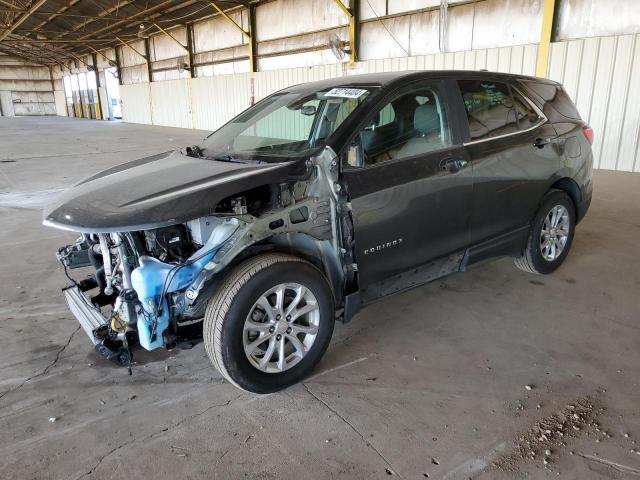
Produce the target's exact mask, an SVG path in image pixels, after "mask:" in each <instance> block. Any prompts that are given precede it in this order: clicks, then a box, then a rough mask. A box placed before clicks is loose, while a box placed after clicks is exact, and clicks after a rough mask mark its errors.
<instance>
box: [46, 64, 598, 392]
mask: <svg viewBox="0 0 640 480" xmlns="http://www.w3.org/2000/svg"><path fill="white" fill-rule="evenodd" d="M592 140H593V132H592V130H591V129H590V128H589V126H588V125H586V124H585V123H584V122H583V121H582V120H581V119H580V116H579V115H578V112H577V111H576V108H575V107H574V105H573V104H572V102H571V101H570V100H569V98H568V96H567V95H566V93H565V91H564V90H563V89H562V87H561V86H560V85H559V84H557V83H555V82H551V81H548V80H543V79H537V78H531V77H524V76H514V75H506V74H494V73H489V72H459V71H458V72H405V73H384V74H368V75H360V76H353V77H342V78H336V79H332V80H324V81H320V82H314V83H307V84H304V85H298V86H293V87H290V88H286V89H284V90H282V91H279V92H277V93H274V94H273V95H271V96H269V97H267V98H265V99H264V100H262V101H260V102H258V103H257V104H256V105H254V106H253V107H251V108H249V109H248V110H246V111H244V112H243V113H241V114H240V115H238V116H237V117H235V118H234V119H233V120H231V121H230V122H229V123H227V124H226V125H224V126H223V127H221V128H220V129H219V130H217V131H216V132H214V133H213V134H211V135H210V136H208V137H207V138H206V139H204V140H203V141H202V143H201V144H199V145H194V146H190V147H186V148H184V149H182V150H180V151H173V152H166V153H161V154H158V155H154V156H151V157H147V158H143V159H141V160H137V161H134V162H131V163H127V164H124V165H119V166H116V167H113V168H111V169H108V170H106V171H104V172H102V173H99V174H97V175H94V176H92V177H89V178H87V179H86V180H84V181H82V182H80V183H79V184H77V185H76V186H74V187H73V188H71V189H69V190H67V191H66V192H64V193H63V194H62V195H61V196H60V197H59V198H58V199H57V201H56V202H55V203H54V204H53V205H52V206H51V207H50V208H49V209H48V211H46V212H45V219H44V223H45V224H46V225H49V226H52V227H56V228H62V229H66V230H71V231H74V232H79V233H80V234H81V236H80V237H79V238H78V239H77V241H76V242H75V243H74V244H72V245H68V246H65V247H62V248H60V250H59V251H58V259H59V260H60V262H61V264H62V265H63V267H64V270H65V273H66V274H67V277H68V278H69V279H70V280H71V285H70V286H68V287H66V288H65V289H64V290H63V292H64V296H65V298H66V301H67V303H68V305H69V308H70V310H71V311H72V312H73V314H74V315H75V317H76V318H77V319H78V321H79V322H80V324H81V325H82V327H83V329H84V330H85V332H86V333H87V334H88V336H89V338H90V339H91V341H92V342H93V344H94V346H95V349H96V350H97V351H98V352H99V353H100V354H102V355H104V356H105V357H107V358H110V359H111V360H113V361H115V362H117V363H119V364H122V365H125V366H126V365H130V363H131V361H132V352H133V351H135V350H136V349H139V348H143V349H146V350H154V349H157V348H161V347H164V348H175V347H176V346H180V345H182V344H184V343H185V339H186V338H188V336H189V335H190V334H193V331H194V330H196V331H198V328H197V327H198V326H199V325H201V327H202V329H201V330H200V332H201V335H202V336H203V338H204V343H205V347H206V351H207V353H208V355H209V357H210V359H211V362H212V363H213V364H214V365H215V367H216V368H217V369H218V370H219V371H220V372H221V373H222V374H223V375H224V376H225V377H226V378H227V379H228V380H229V381H230V382H232V383H233V384H235V385H236V386H238V387H240V388H242V389H245V390H248V391H251V392H257V393H267V392H273V391H277V390H279V389H282V388H284V387H286V386H288V385H291V384H293V383H295V382H297V381H299V380H301V379H302V378H303V377H304V376H305V375H307V374H308V373H309V372H310V370H311V369H312V368H313V367H314V366H315V365H316V364H317V362H318V361H319V360H320V358H321V357H322V355H323V353H324V352H325V350H326V349H327V346H328V344H329V341H330V339H331V335H332V332H333V328H334V323H335V321H336V320H340V321H343V322H346V321H348V320H350V319H351V318H352V317H353V315H354V314H355V313H356V312H357V311H358V310H359V308H360V307H361V306H362V305H363V304H366V303H369V302H371V301H373V300H375V299H377V298H380V297H382V296H385V295H388V294H390V293H394V292H398V291H401V290H404V289H407V288H411V287H414V286H417V285H421V284H424V283H426V282H428V281H431V280H433V279H436V278H439V277H442V276H445V275H448V274H450V273H453V272H459V271H464V270H465V269H467V268H468V267H470V266H471V265H473V264H476V263H479V262H482V261H485V260H487V259H490V258H495V257H501V256H511V257H513V258H515V263H516V265H517V266H518V267H520V268H522V269H524V270H526V271H528V272H532V273H541V274H546V273H550V272H552V271H554V270H555V269H556V268H557V267H558V266H559V265H560V264H561V263H562V262H563V260H564V259H565V258H566V256H567V254H568V252H569V249H570V247H571V242H572V238H573V235H574V229H575V225H576V224H577V223H578V222H579V221H580V219H581V218H582V217H583V216H584V215H585V213H586V211H587V209H588V207H589V203H590V200H591V191H592V185H591V174H592V154H591V146H590V145H591V142H592ZM83 267H89V268H91V269H92V270H91V274H90V275H89V276H88V277H86V276H85V278H82V279H73V278H72V277H71V274H70V270H72V269H77V268H83ZM194 327H195V328H194Z"/></svg>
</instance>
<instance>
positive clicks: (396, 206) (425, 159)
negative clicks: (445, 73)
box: [343, 80, 472, 288]
mask: <svg viewBox="0 0 640 480" xmlns="http://www.w3.org/2000/svg"><path fill="white" fill-rule="evenodd" d="M447 85H449V84H447V83H446V82H444V81H438V80H425V81H420V82H414V83H412V84H410V85H407V86H404V87H401V88H399V89H398V90H396V91H395V92H391V93H390V94H389V95H388V96H387V97H386V99H384V100H382V101H380V102H379V103H378V104H377V106H376V107H374V108H373V109H372V112H371V113H370V114H369V115H368V116H367V117H366V118H365V119H364V122H363V124H362V125H361V126H360V128H359V132H358V133H357V135H356V137H355V139H354V142H353V144H354V145H357V146H358V147H359V148H360V149H361V150H360V151H361V152H362V154H363V155H362V158H361V159H360V161H359V163H357V159H356V158H350V157H349V156H348V155H346V156H345V158H344V159H343V178H344V179H345V182H346V185H347V189H348V194H349V197H350V199H351V205H352V215H353V221H354V228H355V242H356V261H357V264H358V271H359V279H360V287H361V288H366V287H367V286H368V285H371V284H373V283H376V282H379V281H382V280H386V279H388V278H390V277H392V276H394V275H396V274H399V273H402V272H405V271H408V270H410V269H413V268H416V267H419V266H421V265H424V264H426V263H427V262H429V261H430V260H433V259H436V258H440V257H443V256H446V255H448V254H450V253H452V252H459V251H461V250H463V249H464V248H465V247H466V246H467V244H468V242H469V209H470V202H471V182H472V178H471V169H470V168H469V167H468V162H467V161H466V159H465V156H464V155H465V152H464V148H463V146H462V142H461V137H460V135H459V132H458V131H456V130H455V129H454V128H453V127H452V125H453V124H454V119H453V116H452V113H451V111H450V109H449V95H450V89H449V87H448V86H447ZM455 267H456V268H457V265H455Z"/></svg>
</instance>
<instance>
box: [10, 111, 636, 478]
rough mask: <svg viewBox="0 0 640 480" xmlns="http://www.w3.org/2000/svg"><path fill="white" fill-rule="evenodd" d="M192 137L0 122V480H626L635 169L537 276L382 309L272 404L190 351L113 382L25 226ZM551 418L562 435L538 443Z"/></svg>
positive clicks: (433, 290)
mask: <svg viewBox="0 0 640 480" xmlns="http://www.w3.org/2000/svg"><path fill="white" fill-rule="evenodd" d="M202 136H203V132H194V131H189V130H179V129H172V128H162V127H148V126H141V125H130V124H124V123H98V122H89V121H83V120H74V119H63V118H15V119H6V118H0V146H1V148H0V162H1V163H0V224H1V225H2V226H3V228H2V229H0V252H1V253H0V255H1V259H2V269H1V270H0V302H1V303H0V432H1V435H0V478H3V479H4V478H6V479H65V480H67V479H69V480H72V479H80V478H96V479H97V478H100V479H122V478H151V477H153V478H157V479H162V478H172V479H173V478H185V479H199V478H207V479H211V478H220V479H230V478H234V479H235V478H279V479H288V478H323V479H324V478H337V477H341V478H363V479H364V478H367V479H369V478H387V477H389V476H398V477H400V478H404V479H424V478H430V479H435V478H439V479H458V478H461V479H466V478H474V479H513V478H555V477H556V476H557V475H561V478H571V479H573V478H575V479H605V478H607V479H608V478H614V479H617V478H637V477H639V476H640V454H637V453H636V451H640V385H639V382H640V299H639V293H640V175H638V174H625V173H613V172H597V173H596V175H595V185H596V187H595V198H594V201H593V205H592V207H591V211H590V212H589V214H588V216H587V218H586V219H585V220H584V222H583V223H582V224H581V225H580V226H579V227H578V230H577V234H576V237H575V242H574V245H573V249H572V252H571V255H570V256H569V257H568V259H567V261H566V262H565V264H564V265H563V266H562V268H560V269H559V271H557V272H556V273H555V274H553V275H551V276H546V277H540V276H532V275H527V274H525V273H523V272H521V271H519V270H517V269H516V268H515V267H514V266H513V265H512V262H511V260H509V259H503V260H500V261H497V262H494V263H490V264H487V265H484V266H481V267H478V268H476V269H474V270H472V271H471V272H468V273H465V274H461V275H454V276H451V277H449V278H447V279H445V280H442V281H437V282H434V283H432V284H429V285H426V286H424V287H421V288H418V289H415V290H412V291H410V292H407V293H404V294H400V295H397V296H394V297H391V298H388V299H386V300H384V301H381V302H379V303H377V304H376V305H375V306H372V307H369V308H367V309H365V310H364V311H363V312H362V313H361V314H359V315H358V316H357V317H356V318H355V319H354V320H353V322H351V323H350V324H349V325H347V326H341V325H338V326H337V327H336V333H335V335H334V339H333V342H332V344H331V347H330V349H329V351H328V352H327V355H326V356H325V358H324V360H323V361H322V362H321V364H320V365H319V366H318V368H317V369H316V372H315V374H314V375H313V376H312V377H311V378H309V379H307V380H306V381H305V382H304V384H301V385H297V386H294V387H292V388H290V389H288V390H286V391H284V392H281V393H278V394H274V395H270V396H266V397H257V396H253V395H250V394H246V393H242V392H240V391H239V390H236V389H235V388H234V387H232V386H231V385H229V384H228V383H226V382H224V381H223V380H222V379H221V377H220V375H219V374H218V373H217V372H216V371H215V370H214V369H213V367H212V366H211V365H210V364H209V361H208V359H207V358H206V355H205V352H204V348H203V346H202V345H201V344H200V345H198V346H197V347H196V348H194V349H193V350H190V351H175V352H170V353H167V352H154V353H150V354H146V355H143V354H139V355H138V356H137V359H138V363H137V365H136V366H135V367H134V369H133V375H132V376H128V375H127V374H126V370H124V369H120V368H115V367H113V366H112V365H111V364H110V363H109V362H107V361H104V360H102V359H100V358H98V357H97V356H96V355H95V354H94V353H93V352H92V349H91V347H90V344H89V342H88V339H87V338H86V336H85V335H84V333H83V332H82V331H78V324H77V322H76V321H75V320H74V319H73V318H72V317H71V316H70V314H69V313H68V312H67V309H66V308H65V305H64V303H63V299H62V297H61V294H60V288H61V287H62V286H63V285H64V284H65V279H64V277H63V275H62V272H61V271H60V269H59V268H58V265H57V263H56V260H55V257H54V253H55V251H56V249H57V248H58V247H59V246H60V245H62V244H64V243H65V242H66V241H68V240H71V239H72V238H73V235H69V234H66V233H64V232H61V231H57V230H52V229H48V228H44V227H42V226H41V225H40V221H41V213H40V211H39V208H40V206H41V205H43V204H44V203H45V202H46V201H47V200H48V199H49V198H50V196H51V195H52V194H53V193H55V191H56V190H57V189H60V188H63V187H66V186H68V185H70V184H72V183H73V182H74V181H76V180H78V179H80V178H81V177H84V176H86V175H88V174H90V173H92V172H94V171H97V170H100V169H102V168H105V167H107V166H110V165H113V164H116V163H120V162H123V161H127V160H132V159H134V158H136V157H139V156H142V155H146V154H152V153H156V152H160V151H163V150H166V149H168V148H170V147H174V146H183V145H185V144H189V142H194V141H197V140H198V139H199V138H201V137H202ZM527 385H529V386H530V387H532V388H531V390H528V389H527V388H526V386H527ZM587 396H588V397H589V399H587V400H585V397H587ZM580 402H582V403H580ZM567 405H572V406H576V405H577V406H578V407H579V408H583V407H584V409H583V410H584V411H585V412H586V413H584V416H580V417H579V419H577V420H575V421H574V420H572V419H573V413H572V412H573V411H572V410H567V408H568V407H567ZM581 405H582V406H581ZM589 405H593V406H594V409H593V410H592V409H591V408H589ZM576 415H578V414H576ZM580 415H583V414H582V413H580ZM596 416H597V419H596V418H595V417H596ZM53 419H55V421H52V420H53ZM554 422H555V424H556V425H557V432H562V433H563V436H562V437H559V433H557V432H556V430H555V428H556V427H553V428H554V430H553V432H552V433H549V432H551V430H549V432H546V434H545V429H546V428H547V427H546V425H548V424H553V423H554ZM563 422H564V423H563ZM541 425H542V427H541ZM540 427H541V429H539V428H540ZM573 427H575V428H573ZM603 432H606V433H607V434H608V435H609V436H607V434H605V433H603ZM625 434H626V435H628V436H625ZM545 435H546V436H545ZM547 437H552V438H549V439H548V441H547V440H545V438H547ZM527 441H531V442H532V445H533V446H535V447H536V448H537V449H538V451H537V452H536V453H537V455H536V456H535V457H534V458H533V459H531V458H530V454H529V447H527V446H526V445H525V443H526V442H527ZM636 441H637V443H636ZM563 443H564V444H565V445H563ZM547 448H548V449H549V450H550V453H551V454H550V456H549V463H548V464H547V465H545V464H544V462H543V457H544V450H545V449H547Z"/></svg>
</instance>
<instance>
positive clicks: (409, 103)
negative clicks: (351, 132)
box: [349, 85, 451, 166]
mask: <svg viewBox="0 0 640 480" xmlns="http://www.w3.org/2000/svg"><path fill="white" fill-rule="evenodd" d="M360 144H361V146H362V153H363V159H362V164H363V165H373V164H377V163H381V162H385V161H389V160H397V159H400V158H406V157H412V156H414V155H420V154H424V153H427V152H430V151H434V150H438V149H441V148H443V147H446V146H448V145H451V134H450V131H449V126H448V123H447V117H446V112H445V108H444V104H443V100H442V96H441V95H440V93H439V92H438V91H437V89H436V88H434V87H432V86H419V87H416V86H415V85H414V86H412V87H410V88H407V89H406V90H404V91H403V92H401V93H399V94H397V95H396V96H395V97H394V98H393V99H392V100H391V101H390V102H388V103H387V104H386V105H384V106H383V107H382V108H380V109H379V110H378V111H377V112H376V113H375V114H374V115H373V117H372V119H371V121H370V122H369V123H368V124H367V126H365V128H364V129H363V130H362V131H361V132H360ZM349 164H351V165H352V166H355V165H353V164H352V163H351V160H350V161H349Z"/></svg>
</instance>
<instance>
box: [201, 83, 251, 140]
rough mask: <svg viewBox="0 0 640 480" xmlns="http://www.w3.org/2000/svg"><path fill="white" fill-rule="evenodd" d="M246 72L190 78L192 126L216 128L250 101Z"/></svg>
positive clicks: (249, 85)
mask: <svg viewBox="0 0 640 480" xmlns="http://www.w3.org/2000/svg"><path fill="white" fill-rule="evenodd" d="M250 92H251V83H250V80H249V74H248V73H238V74H235V75H220V76H217V77H201V78H194V79H192V80H191V95H192V97H191V98H192V102H193V103H192V105H193V107H192V108H193V127H194V128H200V129H202V130H215V129H217V128H218V127H220V126H222V125H224V124H225V123H226V122H228V121H229V120H230V119H231V118H233V117H235V116H236V115H237V114H238V113H240V112H241V111H243V110H245V109H246V108H248V107H249V105H250Z"/></svg>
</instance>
